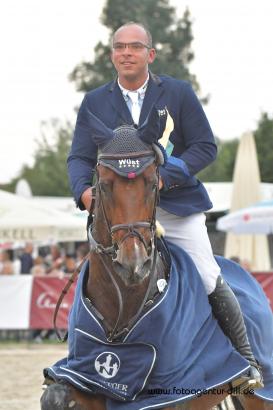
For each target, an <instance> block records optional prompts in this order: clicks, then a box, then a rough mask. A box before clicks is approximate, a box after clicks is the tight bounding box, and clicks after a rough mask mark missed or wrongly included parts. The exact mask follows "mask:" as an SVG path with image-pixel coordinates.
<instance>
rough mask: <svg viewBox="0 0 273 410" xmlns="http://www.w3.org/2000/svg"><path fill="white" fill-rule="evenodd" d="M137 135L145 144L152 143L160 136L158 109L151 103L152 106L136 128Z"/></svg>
mask: <svg viewBox="0 0 273 410" xmlns="http://www.w3.org/2000/svg"><path fill="white" fill-rule="evenodd" d="M137 133H138V136H139V137H140V138H141V139H142V141H144V142H146V143H147V144H152V143H153V142H156V141H157V140H159V139H160V138H161V136H162V135H161V134H162V132H161V126H160V118H159V114H158V110H157V109H156V108H155V106H154V105H152V108H151V110H150V112H149V114H148V116H147V118H146V120H145V121H144V123H143V124H142V125H141V126H140V127H139V128H138V130H137Z"/></svg>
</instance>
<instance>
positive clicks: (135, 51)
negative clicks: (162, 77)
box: [111, 25, 155, 86]
mask: <svg viewBox="0 0 273 410" xmlns="http://www.w3.org/2000/svg"><path fill="white" fill-rule="evenodd" d="M145 46H146V47H145ZM154 59H155V49H154V48H149V43H148V38H147V34H146V32H145V30H144V29H143V28H142V27H140V26H137V25H131V26H126V27H122V28H121V29H119V30H118V31H117V32H116V34H115V37H114V41H113V49H112V53H111V60H112V63H113V64H114V66H115V68H116V70H117V72H118V76H119V79H120V81H121V83H122V82H123V83H124V86H126V84H127V83H132V85H133V84H134V83H135V84H136V85H137V86H138V82H139V83H140V84H139V86H140V85H141V83H142V82H144V81H145V80H146V78H147V74H148V65H149V64H150V63H152V62H153V61H154Z"/></svg>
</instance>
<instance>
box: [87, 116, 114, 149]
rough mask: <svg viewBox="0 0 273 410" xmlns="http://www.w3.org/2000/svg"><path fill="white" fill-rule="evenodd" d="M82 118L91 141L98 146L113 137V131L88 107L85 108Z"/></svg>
mask: <svg viewBox="0 0 273 410" xmlns="http://www.w3.org/2000/svg"><path fill="white" fill-rule="evenodd" d="M84 120H85V124H86V126H87V127H88V130H89V131H90V133H91V134H92V139H93V141H94V142H95V144H96V145H98V146H99V147H100V146H102V145H104V144H106V143H107V142H109V141H110V140H111V139H113V138H114V131H113V130H111V129H110V128H108V127H106V125H105V124H104V123H103V122H102V121H101V120H100V119H99V118H98V117H96V116H95V115H94V114H93V113H92V112H91V111H89V109H88V108H86V109H85V113H84Z"/></svg>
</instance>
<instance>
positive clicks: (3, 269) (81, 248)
mask: <svg viewBox="0 0 273 410" xmlns="http://www.w3.org/2000/svg"><path fill="white" fill-rule="evenodd" d="M88 252H89V247H88V244H87V243H81V244H79V245H78V246H75V252H68V251H67V250H66V249H65V247H61V245H59V244H54V245H51V246H47V247H42V248H34V245H33V244H32V243H31V242H27V243H26V244H25V246H24V248H22V249H19V250H16V252H14V251H11V250H0V275H28V274H30V275H33V276H55V277H59V278H62V277H64V276H65V275H69V274H71V273H73V272H74V271H75V269H76V268H77V266H78V265H79V263H80V262H81V261H82V260H83V258H84V257H85V256H86V255H87V254H88Z"/></svg>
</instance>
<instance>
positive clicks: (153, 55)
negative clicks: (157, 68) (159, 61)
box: [148, 48, 156, 64]
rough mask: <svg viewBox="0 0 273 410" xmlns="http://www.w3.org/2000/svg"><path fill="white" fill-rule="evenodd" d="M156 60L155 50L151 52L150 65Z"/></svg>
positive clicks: (152, 49)
mask: <svg viewBox="0 0 273 410" xmlns="http://www.w3.org/2000/svg"><path fill="white" fill-rule="evenodd" d="M155 58H156V51H155V48H151V49H150V50H149V57H148V64H152V63H153V62H154V60H155Z"/></svg>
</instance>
